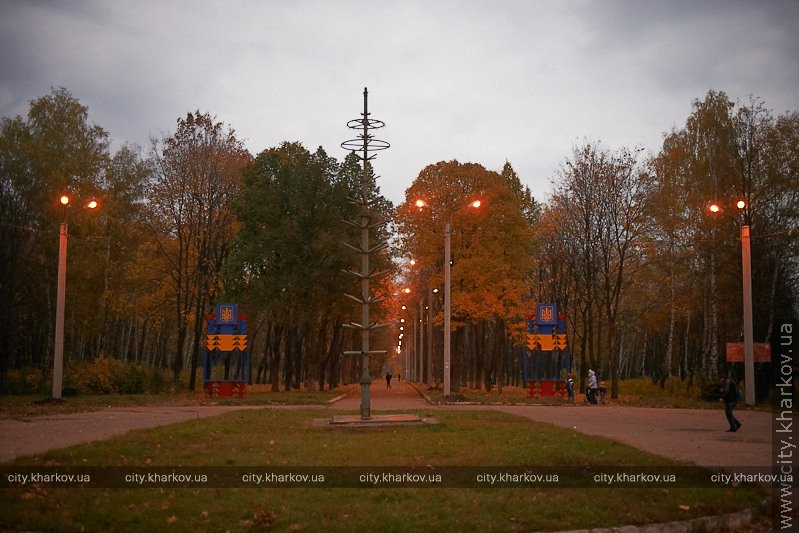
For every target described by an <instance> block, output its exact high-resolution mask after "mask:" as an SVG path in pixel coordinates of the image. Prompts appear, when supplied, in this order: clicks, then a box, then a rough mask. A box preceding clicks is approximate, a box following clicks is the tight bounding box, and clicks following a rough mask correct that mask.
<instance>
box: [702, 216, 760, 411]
mask: <svg viewBox="0 0 799 533" xmlns="http://www.w3.org/2000/svg"><path fill="white" fill-rule="evenodd" d="M735 206H736V207H737V208H738V210H739V211H740V212H743V210H744V209H746V202H745V201H743V200H738V201H737V202H736V204H735ZM708 210H709V211H710V212H711V213H713V214H719V213H721V214H723V215H725V216H727V217H729V218H730V219H732V220H733V221H734V222H735V223H736V224H737V225H738V226H739V227H740V230H741V270H742V276H741V277H742V285H743V322H744V323H743V333H744V388H745V389H746V396H745V398H744V400H745V401H746V405H755V358H754V341H753V336H754V335H753V332H752V261H751V257H752V255H751V251H750V242H749V226H748V225H747V224H741V223H740V221H739V219H738V218H737V217H734V216H732V215H730V214H729V213H727V212H726V211H725V210H724V207H723V206H722V205H721V204H719V203H717V202H714V203H712V204H710V205H709V206H708Z"/></svg>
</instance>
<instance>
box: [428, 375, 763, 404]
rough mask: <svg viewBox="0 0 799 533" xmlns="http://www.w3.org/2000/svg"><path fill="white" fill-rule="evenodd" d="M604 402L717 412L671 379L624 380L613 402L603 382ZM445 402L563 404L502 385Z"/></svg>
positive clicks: (695, 389) (434, 396)
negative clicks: (605, 391) (656, 381)
mask: <svg viewBox="0 0 799 533" xmlns="http://www.w3.org/2000/svg"><path fill="white" fill-rule="evenodd" d="M605 385H606V386H607V389H608V392H607V399H606V401H607V402H609V403H612V404H615V405H630V406H635V407H664V408H673V409H719V408H720V407H719V403H718V402H717V401H707V400H703V399H702V398H701V390H700V387H699V385H697V384H694V385H693V386H692V387H688V384H687V382H686V381H683V380H680V379H677V378H675V379H673V380H672V381H671V382H667V383H666V384H665V386H664V387H663V388H660V386H659V385H658V384H655V383H652V380H651V379H649V378H639V379H625V380H622V381H620V382H619V397H618V399H616V400H611V399H610V381H606V382H605ZM417 386H418V387H419V388H420V390H421V391H422V392H424V393H425V394H426V395H427V396H428V397H429V398H430V400H431V401H433V402H434V403H442V402H444V392H443V390H442V389H440V388H427V386H426V385H424V384H418V385H417ZM447 401H455V402H463V403H478V404H504V405H563V404H565V401H564V400H563V399H561V398H530V397H529V396H527V389H526V388H523V387H512V386H506V387H503V388H502V392H501V393H500V392H498V390H497V389H496V388H494V389H493V390H492V391H490V392H489V391H487V390H485V389H484V388H481V389H471V388H461V389H460V390H459V391H458V392H457V393H454V394H453V395H452V396H451V397H450V398H449V399H448V400H447ZM575 402H576V403H578V404H580V403H585V395H583V394H580V393H579V391H578V392H575ZM738 408H739V409H755V410H766V411H768V410H770V409H771V406H770V404H769V402H762V403H760V404H758V405H756V406H755V407H753V408H749V407H747V406H746V405H744V404H743V403H740V404H739V406H738Z"/></svg>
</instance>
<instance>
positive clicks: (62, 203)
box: [58, 194, 69, 205]
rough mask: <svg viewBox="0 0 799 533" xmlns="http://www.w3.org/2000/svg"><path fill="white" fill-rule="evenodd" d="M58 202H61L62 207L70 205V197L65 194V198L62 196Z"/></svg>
mask: <svg viewBox="0 0 799 533" xmlns="http://www.w3.org/2000/svg"><path fill="white" fill-rule="evenodd" d="M58 201H59V202H61V205H69V196H67V195H66V194H64V195H63V196H61V198H59V199H58Z"/></svg>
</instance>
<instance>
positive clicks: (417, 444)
mask: <svg viewBox="0 0 799 533" xmlns="http://www.w3.org/2000/svg"><path fill="white" fill-rule="evenodd" d="M418 414H420V415H421V416H423V417H434V418H436V419H438V421H439V423H438V424H434V425H423V426H412V427H383V428H368V429H340V428H338V429H332V428H330V427H319V426H315V425H313V424H312V421H313V420H314V419H318V418H328V417H330V416H331V411H329V410H324V409H319V410H273V409H264V410H257V411H239V412H235V413H228V414H226V415H224V416H219V417H213V418H207V419H202V420H197V421H191V422H185V423H181V424H175V425H171V426H163V427H159V428H153V429H148V430H141V431H135V432H131V433H128V434H126V435H123V436H120V437H116V438H113V439H109V440H107V441H103V442H98V443H93V444H85V445H79V446H74V447H71V448H67V449H64V450H59V451H54V452H49V453H47V454H44V455H42V456H40V457H35V458H21V459H18V460H16V461H14V462H13V463H10V464H11V465H18V466H19V467H20V471H25V468H26V467H27V468H30V467H35V466H45V465H50V466H52V465H56V466H68V465H73V466H123V467H134V466H137V467H138V466H145V465H146V466H148V467H157V466H173V465H182V466H222V467H224V466H229V467H267V466H271V467H280V466H317V467H322V466H355V467H358V466H376V467H380V466H385V467H390V466H424V465H435V466H489V465H490V466H608V467H612V466H637V467H639V466H640V467H647V466H668V465H676V464H677V463H674V462H672V461H669V460H667V459H664V458H661V457H657V456H654V455H650V454H647V453H644V452H641V451H639V450H636V449H634V448H630V447H628V446H625V445H622V444H618V443H615V442H612V441H608V440H603V439H599V438H596V437H590V438H589V437H586V436H584V435H581V434H579V433H576V432H573V431H570V430H566V429H560V428H554V427H552V426H548V425H544V424H538V423H534V422H530V421H528V420H524V419H522V418H519V417H515V416H512V415H507V414H503V413H494V412H462V411H458V412H446V411H435V412H433V411H430V412H424V411H422V412H419V413H418ZM5 466H7V465H5ZM763 499H764V495H763V494H762V493H760V492H759V491H757V490H754V489H744V488H738V489H724V488H718V489H716V488H712V489H708V488H704V489H698V488H669V489H664V488H591V489H580V488H493V489H488V488H486V489H482V488H448V489H441V488H289V489H285V488H284V489H274V488H202V489H193V488H191V489H189V488H132V489H127V488H125V489H119V488H113V489H102V488H56V489H53V488H49V487H47V488H45V487H43V486H42V485H39V486H33V487H31V486H28V487H27V488H13V489H3V490H2V491H0V508H2V509H3V513H2V515H0V516H1V517H0V529H3V528H10V529H17V530H36V531H228V530H230V531H257V530H266V529H270V528H271V529H272V530H274V531H290V530H293V531H297V530H302V531H446V530H453V531H508V530H511V531H527V530H563V529H572V528H587V527H612V526H622V525H627V524H644V523H653V522H665V521H671V520H682V519H689V518H694V517H697V516H706V515H713V514H720V513H725V512H733V511H739V510H742V509H746V508H751V509H755V510H762V509H761V506H762V505H763V503H762V501H763Z"/></svg>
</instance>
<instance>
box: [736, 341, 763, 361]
mask: <svg viewBox="0 0 799 533" xmlns="http://www.w3.org/2000/svg"><path fill="white" fill-rule="evenodd" d="M752 347H753V348H754V354H755V363H770V362H771V344H769V343H767V342H753V343H752ZM727 362H728V363H743V362H744V343H742V342H728V343H727Z"/></svg>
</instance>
